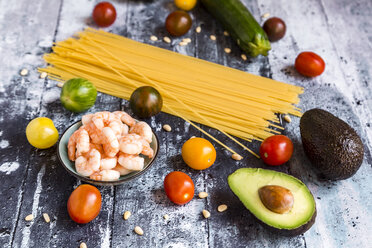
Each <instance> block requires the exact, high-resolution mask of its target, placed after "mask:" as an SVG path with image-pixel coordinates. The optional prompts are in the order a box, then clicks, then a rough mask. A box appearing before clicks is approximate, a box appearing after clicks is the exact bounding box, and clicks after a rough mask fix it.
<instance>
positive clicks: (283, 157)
mask: <svg viewBox="0 0 372 248" xmlns="http://www.w3.org/2000/svg"><path fill="white" fill-rule="evenodd" d="M292 153H293V144H292V141H291V140H290V139H289V138H288V137H287V136H284V135H274V136H270V137H269V138H266V139H265V140H264V141H263V142H262V144H261V147H260V156H261V158H262V160H263V161H264V162H265V163H266V164H268V165H281V164H284V163H285V162H287V161H288V160H289V159H290V158H291V156H292Z"/></svg>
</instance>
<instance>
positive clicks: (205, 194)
mask: <svg viewBox="0 0 372 248" xmlns="http://www.w3.org/2000/svg"><path fill="white" fill-rule="evenodd" d="M206 197H208V193H207V192H200V193H199V198H200V199H203V198H206Z"/></svg>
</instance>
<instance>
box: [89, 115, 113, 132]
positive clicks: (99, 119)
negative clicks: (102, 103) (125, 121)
mask: <svg viewBox="0 0 372 248" xmlns="http://www.w3.org/2000/svg"><path fill="white" fill-rule="evenodd" d="M114 119H116V116H115V115H114V114H112V113H110V112H108V111H103V112H97V113H95V114H94V115H93V117H92V122H93V123H94V125H95V126H96V128H97V129H98V130H102V129H103V128H104V127H105V126H107V125H109V123H110V122H111V121H113V120H114Z"/></svg>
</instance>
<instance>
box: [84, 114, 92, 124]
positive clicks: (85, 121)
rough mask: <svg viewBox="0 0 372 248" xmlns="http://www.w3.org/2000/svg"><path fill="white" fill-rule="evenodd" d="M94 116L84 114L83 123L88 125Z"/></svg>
mask: <svg viewBox="0 0 372 248" xmlns="http://www.w3.org/2000/svg"><path fill="white" fill-rule="evenodd" d="M92 117H93V114H87V115H83V117H81V122H82V123H83V125H88V124H89V123H90V121H91V120H92Z"/></svg>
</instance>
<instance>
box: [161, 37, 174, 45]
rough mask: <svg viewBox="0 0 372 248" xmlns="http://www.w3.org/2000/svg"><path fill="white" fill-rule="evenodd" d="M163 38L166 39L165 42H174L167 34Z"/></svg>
mask: <svg viewBox="0 0 372 248" xmlns="http://www.w3.org/2000/svg"><path fill="white" fill-rule="evenodd" d="M163 40H164V42H166V43H168V44H169V43H171V42H172V40H171V39H170V38H169V37H167V36H165V37H164V38H163Z"/></svg>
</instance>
